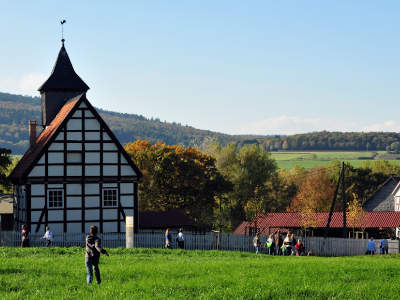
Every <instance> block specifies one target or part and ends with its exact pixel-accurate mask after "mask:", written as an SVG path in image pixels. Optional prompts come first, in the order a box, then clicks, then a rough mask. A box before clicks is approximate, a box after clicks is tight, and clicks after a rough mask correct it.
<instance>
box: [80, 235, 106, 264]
mask: <svg viewBox="0 0 400 300" xmlns="http://www.w3.org/2000/svg"><path fill="white" fill-rule="evenodd" d="M100 253H102V254H106V253H107V251H106V250H104V249H103V248H102V247H101V240H100V239H99V237H97V236H96V235H88V236H87V237H86V255H85V259H86V261H87V260H89V259H91V260H93V261H94V262H98V261H99V259H100Z"/></svg>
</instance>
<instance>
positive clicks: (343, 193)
mask: <svg viewBox="0 0 400 300" xmlns="http://www.w3.org/2000/svg"><path fill="white" fill-rule="evenodd" d="M344 168H345V165H344V161H343V162H342V178H341V179H342V180H341V181H342V203H343V238H347V222H346V207H347V203H346V185H345V182H344V172H345V169H344Z"/></svg>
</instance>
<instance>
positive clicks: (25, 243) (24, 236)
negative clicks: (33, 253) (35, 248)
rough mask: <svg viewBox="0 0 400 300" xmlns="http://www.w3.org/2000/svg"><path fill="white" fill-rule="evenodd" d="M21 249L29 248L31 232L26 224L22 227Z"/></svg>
mask: <svg viewBox="0 0 400 300" xmlns="http://www.w3.org/2000/svg"><path fill="white" fill-rule="evenodd" d="M21 247H24V248H25V247H29V231H28V226H26V225H25V224H24V225H22V229H21Z"/></svg>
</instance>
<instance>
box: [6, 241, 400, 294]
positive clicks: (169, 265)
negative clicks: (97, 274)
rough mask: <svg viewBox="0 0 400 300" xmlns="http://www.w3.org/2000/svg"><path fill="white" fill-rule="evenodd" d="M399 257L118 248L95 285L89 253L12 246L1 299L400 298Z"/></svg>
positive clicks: (105, 260)
mask: <svg viewBox="0 0 400 300" xmlns="http://www.w3.org/2000/svg"><path fill="white" fill-rule="evenodd" d="M399 258H400V257H399V256H360V257H341V258H323V257H295V256H292V257H271V256H267V255H264V254H259V255H255V254H253V253H240V252H224V251H221V252H218V251H182V250H165V249H129V250H127V249H111V250H110V257H102V259H101V264H100V270H101V273H102V280H103V283H102V284H101V285H100V286H98V285H97V284H96V283H94V284H93V285H91V286H87V285H86V282H85V276H86V270H85V266H84V249H83V248H28V249H21V248H7V247H6V248H0V299H398V298H399V294H400V259H399Z"/></svg>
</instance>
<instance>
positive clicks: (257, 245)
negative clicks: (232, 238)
mask: <svg viewBox="0 0 400 300" xmlns="http://www.w3.org/2000/svg"><path fill="white" fill-rule="evenodd" d="M253 245H254V248H255V249H256V254H258V252H260V246H261V241H260V235H259V234H258V233H256V236H255V237H254V238H253Z"/></svg>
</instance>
